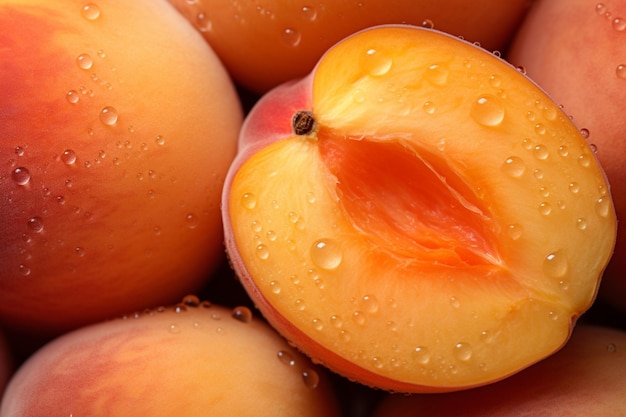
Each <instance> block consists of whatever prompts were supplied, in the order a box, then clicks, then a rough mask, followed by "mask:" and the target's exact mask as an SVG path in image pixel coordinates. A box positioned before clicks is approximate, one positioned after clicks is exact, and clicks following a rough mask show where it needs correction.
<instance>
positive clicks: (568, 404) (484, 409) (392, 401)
mask: <svg viewBox="0 0 626 417" xmlns="http://www.w3.org/2000/svg"><path fill="white" fill-rule="evenodd" d="M624 369H626V333H624V332H623V331H620V330H616V329H610V328H604V327H595V326H589V325H579V326H577V327H576V329H575V330H574V333H573V334H572V337H571V339H570V341H569V342H568V344H567V345H566V346H565V347H564V348H563V349H562V350H561V351H559V352H557V353H556V354H554V355H553V356H551V357H549V358H548V359H545V360H544V361H542V362H540V363H538V364H535V365H533V366H532V367H530V368H528V369H526V370H524V371H522V372H520V373H519V374H517V375H514V376H512V377H510V378H508V379H506V380H504V381H500V382H498V383H496V384H493V385H490V386H488V387H481V388H476V389H473V390H469V391H464V392H457V393H448V394H441V395H430V396H429V395H414V396H399V395H392V396H388V397H387V398H386V399H383V400H382V403H381V404H380V406H379V408H378V409H377V410H376V411H375V412H374V414H373V415H372V417H417V416H424V415H430V416H438V417H448V416H459V415H463V416H467V417H474V416H476V417H478V416H480V417H513V416H536V417H551V416H568V417H587V416H622V415H625V414H626V403H624V398H625V397H626V374H624Z"/></svg>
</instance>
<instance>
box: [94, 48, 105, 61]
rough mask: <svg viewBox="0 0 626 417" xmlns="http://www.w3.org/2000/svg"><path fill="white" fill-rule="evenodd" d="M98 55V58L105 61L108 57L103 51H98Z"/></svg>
mask: <svg viewBox="0 0 626 417" xmlns="http://www.w3.org/2000/svg"><path fill="white" fill-rule="evenodd" d="M96 53H97V54H98V56H99V57H100V58H101V59H104V58H106V57H107V54H106V52H104V50H102V49H98V50H97V51H96Z"/></svg>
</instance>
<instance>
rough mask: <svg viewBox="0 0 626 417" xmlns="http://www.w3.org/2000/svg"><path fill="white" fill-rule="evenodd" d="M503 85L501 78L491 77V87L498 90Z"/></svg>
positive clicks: (494, 75)
mask: <svg viewBox="0 0 626 417" xmlns="http://www.w3.org/2000/svg"><path fill="white" fill-rule="evenodd" d="M501 84H502V80H500V77H499V76H497V75H496V74H491V75H490V76H489V85H491V86H492V87H496V88H497V87H500V85H501Z"/></svg>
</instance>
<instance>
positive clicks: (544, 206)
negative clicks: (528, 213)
mask: <svg viewBox="0 0 626 417" xmlns="http://www.w3.org/2000/svg"><path fill="white" fill-rule="evenodd" d="M539 213H540V214H543V215H544V216H547V215H549V214H550V213H552V206H551V205H550V203H548V202H547V201H543V202H541V203H539Z"/></svg>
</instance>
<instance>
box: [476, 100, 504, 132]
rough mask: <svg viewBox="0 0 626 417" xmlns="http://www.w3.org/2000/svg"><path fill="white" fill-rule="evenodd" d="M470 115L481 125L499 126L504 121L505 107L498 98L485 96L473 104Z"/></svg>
mask: <svg viewBox="0 0 626 417" xmlns="http://www.w3.org/2000/svg"><path fill="white" fill-rule="evenodd" d="M470 114H471V116H472V118H473V119H474V120H475V121H476V123H478V124H480V125H483V126H488V127H493V126H498V125H500V124H501V123H502V121H503V120H504V107H503V106H502V104H501V103H500V100H499V99H498V98H497V97H495V96H493V95H491V94H485V95H483V96H480V97H478V99H477V100H476V101H474V103H472V108H471V110H470Z"/></svg>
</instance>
